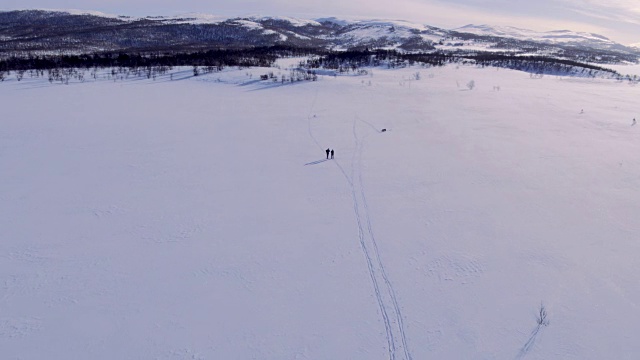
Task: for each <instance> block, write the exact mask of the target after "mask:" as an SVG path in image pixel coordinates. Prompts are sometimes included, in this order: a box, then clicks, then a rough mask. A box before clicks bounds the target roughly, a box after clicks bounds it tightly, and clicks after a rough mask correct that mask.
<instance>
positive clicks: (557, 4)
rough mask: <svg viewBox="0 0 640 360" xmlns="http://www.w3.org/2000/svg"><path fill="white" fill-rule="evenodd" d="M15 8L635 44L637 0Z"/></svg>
mask: <svg viewBox="0 0 640 360" xmlns="http://www.w3.org/2000/svg"><path fill="white" fill-rule="evenodd" d="M2 2H3V4H2V5H0V7H1V8H2V9H4V10H14V9H30V8H39V9H80V10H96V11H101V12H105V13H109V14H115V15H131V16H146V15H177V14H182V13H192V12H198V13H207V14H212V15H223V16H246V15H271V16H293V17H302V18H318V17H326V16H335V17H349V18H353V17H357V18H363V19H373V18H375V19H394V20H408V21H412V22H418V23H422V24H428V25H433V26H439V27H444V28H448V29H451V28H456V27H460V26H464V25H467V24H477V25H479V24H489V25H510V26H516V27H520V28H526V29H532V30H541V31H545V30H574V31H586V32H594V33H598V34H601V35H604V36H607V37H609V38H611V39H612V40H615V41H618V42H620V43H623V44H631V43H640V0H448V1H445V0H386V1H381V0H322V1H318V0H295V1H293V0H180V1H175V0H3V1H2Z"/></svg>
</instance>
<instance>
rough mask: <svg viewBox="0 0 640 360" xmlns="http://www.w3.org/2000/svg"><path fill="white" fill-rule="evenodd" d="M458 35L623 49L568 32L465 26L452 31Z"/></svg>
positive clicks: (605, 40) (594, 37) (602, 39)
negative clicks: (466, 34) (465, 34)
mask: <svg viewBox="0 0 640 360" xmlns="http://www.w3.org/2000/svg"><path fill="white" fill-rule="evenodd" d="M454 31H456V32H459V33H468V34H475V35H479V36H489V37H501V38H511V39H516V40H522V41H533V42H539V43H544V44H553V45H573V46H583V47H590V48H595V49H623V48H624V46H622V45H621V44H618V43H616V42H614V41H612V40H610V39H608V38H606V37H604V36H602V35H598V34H593V33H586V32H575V31H570V30H554V31H546V32H539V31H533V30H526V29H519V28H516V27H511V26H489V25H467V26H463V27H461V28H457V29H454Z"/></svg>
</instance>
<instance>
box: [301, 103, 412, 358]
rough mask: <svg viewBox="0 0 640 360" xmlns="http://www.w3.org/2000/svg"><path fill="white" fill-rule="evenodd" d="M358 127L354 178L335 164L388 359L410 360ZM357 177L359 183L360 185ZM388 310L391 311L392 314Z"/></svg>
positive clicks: (311, 132)
mask: <svg viewBox="0 0 640 360" xmlns="http://www.w3.org/2000/svg"><path fill="white" fill-rule="evenodd" d="M317 98H318V93H317V92H316V94H315V96H314V99H313V103H312V105H311V110H310V111H309V115H308V116H307V121H308V131H309V136H310V137H311V139H312V140H313V142H314V143H315V144H316V146H317V147H318V148H319V149H320V150H323V147H322V146H321V145H320V142H319V141H318V140H317V139H316V137H315V136H314V134H313V129H312V126H311V123H312V121H311V119H312V117H311V114H312V112H313V108H314V106H315V104H316V101H317ZM356 118H357V117H356ZM360 121H362V120H360ZM363 122H364V121H363ZM356 125H357V121H356V120H354V122H353V137H354V141H355V145H356V150H355V151H354V153H353V156H352V159H351V161H352V166H351V176H349V175H348V174H347V172H346V171H345V169H344V168H343V167H342V165H341V164H340V162H339V161H337V160H332V161H333V162H334V163H335V164H336V166H337V167H338V169H339V170H340V172H341V173H342V175H343V176H344V178H345V179H346V180H347V183H348V184H349V186H350V188H351V189H350V190H351V196H352V199H353V210H354V214H355V218H356V223H357V226H358V240H359V242H360V248H361V249H362V252H363V254H364V256H365V259H366V262H367V268H368V271H369V276H370V278H371V283H372V285H373V289H374V294H375V297H376V302H377V304H378V307H379V309H380V314H381V315H382V320H383V323H384V327H385V336H386V338H387V348H388V352H389V359H390V360H396V359H405V360H411V359H412V357H411V353H410V351H409V347H408V344H407V336H406V332H405V328H404V322H403V317H402V312H401V310H400V306H399V304H398V299H397V296H396V293H395V290H394V289H393V285H392V283H391V281H390V280H389V277H388V276H387V272H386V270H385V267H384V264H383V262H382V259H381V257H380V251H379V249H378V244H377V242H376V238H375V234H374V231H373V225H372V223H371V217H370V215H369V205H368V203H367V198H366V194H365V187H364V182H363V180H362V152H363V149H364V142H363V140H360V138H359V137H358V133H357V129H356V128H357V126H356ZM367 125H369V126H371V127H372V128H374V129H375V127H373V125H371V124H369V123H367ZM376 131H377V130H376ZM356 178H357V180H358V181H357V183H356ZM365 227H366V231H365ZM381 284H382V285H381ZM385 290H386V291H385ZM389 309H390V310H391V311H389ZM398 349H402V352H401V354H398Z"/></svg>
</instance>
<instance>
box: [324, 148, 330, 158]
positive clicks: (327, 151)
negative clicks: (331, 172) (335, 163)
mask: <svg viewBox="0 0 640 360" xmlns="http://www.w3.org/2000/svg"><path fill="white" fill-rule="evenodd" d="M325 151H326V153H327V160H329V152H330V151H331V150H329V149H327V150H325Z"/></svg>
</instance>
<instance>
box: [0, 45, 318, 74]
mask: <svg viewBox="0 0 640 360" xmlns="http://www.w3.org/2000/svg"><path fill="white" fill-rule="evenodd" d="M309 53H310V50H308V49H296V48H288V47H265V48H254V49H243V50H237V49H231V50H229V49H222V50H209V51H198V52H189V53H125V52H119V53H110V52H107V53H96V54H85V55H56V56H28V57H11V58H8V59H3V60H0V71H20V70H51V69H69V68H86V69H89V68H112V67H125V68H142V67H160V66H164V67H175V66H201V67H216V68H218V69H219V70H220V69H222V68H224V67H228V66H242V67H270V66H272V65H273V64H274V62H275V61H276V60H277V59H278V58H280V57H289V56H302V55H307V54H309Z"/></svg>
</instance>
